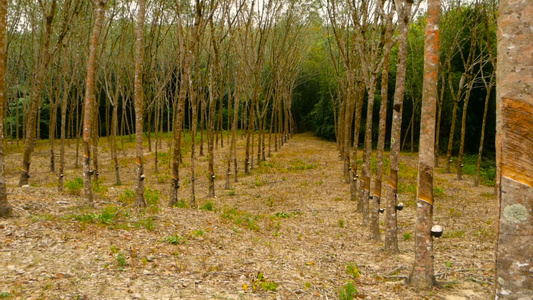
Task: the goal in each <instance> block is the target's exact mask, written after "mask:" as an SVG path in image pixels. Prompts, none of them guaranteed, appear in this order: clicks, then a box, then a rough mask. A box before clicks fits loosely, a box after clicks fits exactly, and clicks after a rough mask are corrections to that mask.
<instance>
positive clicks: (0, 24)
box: [0, 0, 12, 217]
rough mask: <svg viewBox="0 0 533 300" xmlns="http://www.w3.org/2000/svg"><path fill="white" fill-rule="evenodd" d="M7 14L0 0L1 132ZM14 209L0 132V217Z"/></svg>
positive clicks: (0, 129)
mask: <svg viewBox="0 0 533 300" xmlns="http://www.w3.org/2000/svg"><path fill="white" fill-rule="evenodd" d="M6 15H7V0H0V133H3V128H4V109H5V103H6V99H5V94H6V52H7V51H6V24H7V21H6ZM11 212H12V209H11V206H10V205H9V203H8V201H7V191H6V174H5V154H4V135H3V134H0V217H8V216H10V215H11Z"/></svg>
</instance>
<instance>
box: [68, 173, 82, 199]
mask: <svg viewBox="0 0 533 300" xmlns="http://www.w3.org/2000/svg"><path fill="white" fill-rule="evenodd" d="M65 188H67V191H68V192H69V193H70V194H73V195H79V194H80V193H81V189H82V188H83V179H81V178H80V177H76V178H74V179H70V180H67V181H66V182H65Z"/></svg>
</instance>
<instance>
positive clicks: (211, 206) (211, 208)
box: [200, 201, 215, 211]
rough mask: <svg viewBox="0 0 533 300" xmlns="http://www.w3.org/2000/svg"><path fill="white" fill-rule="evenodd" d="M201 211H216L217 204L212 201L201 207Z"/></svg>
mask: <svg viewBox="0 0 533 300" xmlns="http://www.w3.org/2000/svg"><path fill="white" fill-rule="evenodd" d="M200 209H201V210H206V211H214V210H215V203H213V202H211V201H209V202H206V203H204V204H203V205H202V206H200Z"/></svg>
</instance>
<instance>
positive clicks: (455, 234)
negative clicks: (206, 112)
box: [443, 230, 465, 239]
mask: <svg viewBox="0 0 533 300" xmlns="http://www.w3.org/2000/svg"><path fill="white" fill-rule="evenodd" d="M464 236H465V232H464V231H463V230H455V231H448V232H446V233H445V234H444V236H443V238H445V239H446V238H447V239H449V238H462V237H464Z"/></svg>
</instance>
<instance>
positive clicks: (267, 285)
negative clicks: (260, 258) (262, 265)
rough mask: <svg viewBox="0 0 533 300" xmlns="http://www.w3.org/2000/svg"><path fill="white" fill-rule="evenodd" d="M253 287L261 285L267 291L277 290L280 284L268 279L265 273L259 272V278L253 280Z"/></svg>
mask: <svg viewBox="0 0 533 300" xmlns="http://www.w3.org/2000/svg"><path fill="white" fill-rule="evenodd" d="M252 287H253V289H254V290H256V289H257V288H259V287H261V288H262V289H263V290H265V291H271V292H275V291H276V289H277V288H278V284H277V283H276V282H274V281H269V280H266V278H265V276H264V275H263V273H261V272H258V273H257V279H256V280H254V281H253V282H252Z"/></svg>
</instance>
